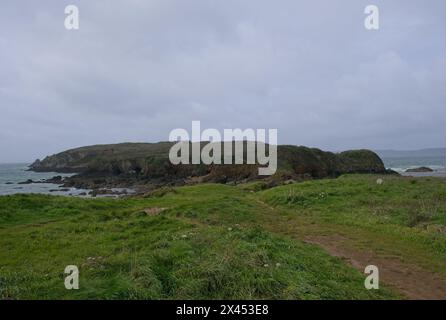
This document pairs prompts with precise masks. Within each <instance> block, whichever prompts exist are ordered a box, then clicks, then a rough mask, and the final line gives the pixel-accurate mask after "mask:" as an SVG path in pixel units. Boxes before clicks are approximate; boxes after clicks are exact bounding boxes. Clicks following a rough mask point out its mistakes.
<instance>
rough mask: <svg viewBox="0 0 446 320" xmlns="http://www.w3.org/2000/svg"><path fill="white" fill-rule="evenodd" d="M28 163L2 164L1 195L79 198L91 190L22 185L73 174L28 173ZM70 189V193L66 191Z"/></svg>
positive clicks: (50, 184)
mask: <svg viewBox="0 0 446 320" xmlns="http://www.w3.org/2000/svg"><path fill="white" fill-rule="evenodd" d="M28 165H29V164H26V163H14V164H0V195H10V194H16V193H44V194H53V195H73V196H79V195H80V194H82V193H87V194H88V191H89V190H83V189H76V188H63V187H62V185H58V184H53V183H31V184H20V182H25V181H27V180H29V179H30V180H33V181H43V180H45V179H50V178H52V177H54V176H62V177H69V176H72V175H73V174H61V173H55V172H33V171H27V170H28ZM64 189H68V191H66V190H64Z"/></svg>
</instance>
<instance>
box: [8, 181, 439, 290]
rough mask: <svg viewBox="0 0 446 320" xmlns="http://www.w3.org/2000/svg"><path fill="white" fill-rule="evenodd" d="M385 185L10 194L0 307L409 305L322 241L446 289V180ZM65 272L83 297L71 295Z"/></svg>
mask: <svg viewBox="0 0 446 320" xmlns="http://www.w3.org/2000/svg"><path fill="white" fill-rule="evenodd" d="M377 178H379V177H378V176H373V175H347V176H342V177H340V178H338V179H333V180H317V181H310V182H305V183H297V184H292V185H285V186H281V187H276V188H273V189H269V190H264V191H261V184H260V183H251V184H247V185H239V186H228V185H216V184H204V185H197V186H192V187H181V188H175V189H161V190H158V191H157V192H154V193H153V194H152V195H150V196H149V197H146V198H130V199H119V200H115V199H78V198H68V197H55V196H44V195H15V196H6V197H0V248H1V250H0V299H95V298H99V299H395V298H404V297H405V295H404V291H401V290H399V289H398V288H397V287H395V286H394V285H392V283H391V282H392V281H389V282H386V281H385V279H384V280H383V283H381V286H380V289H379V290H366V289H365V288H364V279H365V275H364V274H363V273H362V272H361V270H360V269H361V268H359V269H358V268H354V267H353V266H351V263H349V262H348V261H345V259H341V258H339V257H334V256H333V255H331V254H330V250H327V246H324V244H326V245H328V244H330V245H331V247H330V246H328V247H330V248H334V247H333V245H334V244H335V245H339V246H341V247H342V250H343V252H344V253H345V252H351V253H352V254H353V253H354V252H370V257H374V258H376V261H380V262H381V261H393V260H395V259H397V260H398V261H401V263H402V264H404V265H405V266H413V267H414V270H421V272H420V274H432V275H435V277H438V278H439V279H442V280H446V181H445V180H442V179H433V178H420V179H412V178H402V177H387V176H386V177H383V179H384V183H383V184H377V183H376V179H377ZM324 248H325V249H324ZM346 250H347V251H346ZM389 257H390V258H389ZM385 259H390V260H385ZM392 259H393V260H392ZM370 262H371V264H373V262H374V261H373V260H372V261H370ZM67 265H77V266H78V267H79V270H80V289H79V290H66V289H65V287H64V276H65V275H64V269H65V266H67ZM384 267H385V266H384ZM362 270H363V268H362ZM389 279H390V280H392V279H391V278H389ZM421 280H422V279H421Z"/></svg>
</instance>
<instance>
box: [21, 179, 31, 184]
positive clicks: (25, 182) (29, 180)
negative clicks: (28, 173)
mask: <svg viewBox="0 0 446 320" xmlns="http://www.w3.org/2000/svg"><path fill="white" fill-rule="evenodd" d="M31 183H34V181H33V180H31V179H28V180H26V181H22V182H19V183H18V184H31Z"/></svg>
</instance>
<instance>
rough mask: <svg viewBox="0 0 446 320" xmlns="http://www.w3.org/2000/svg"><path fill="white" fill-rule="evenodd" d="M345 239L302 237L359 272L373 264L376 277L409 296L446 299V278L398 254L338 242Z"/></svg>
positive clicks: (337, 237) (411, 297) (336, 236)
mask: <svg viewBox="0 0 446 320" xmlns="http://www.w3.org/2000/svg"><path fill="white" fill-rule="evenodd" d="M341 238H342V239H341ZM345 240H346V239H345V238H343V237H340V236H338V235H332V236H311V237H306V242H307V243H311V244H315V245H318V246H320V247H322V248H323V249H324V250H326V251H327V252H328V253H329V254H330V255H332V256H335V257H339V258H341V259H343V260H345V261H346V262H347V263H349V264H350V265H352V266H353V267H354V268H356V269H358V270H359V271H360V272H361V273H362V272H364V269H365V267H366V266H367V265H375V266H377V267H378V268H379V276H380V280H381V281H382V282H383V283H385V284H386V285H388V286H389V287H392V288H394V289H397V290H398V291H399V292H400V293H402V294H403V295H405V296H406V297H407V298H409V299H446V281H445V280H444V279H442V278H440V277H438V276H437V275H436V274H434V273H431V272H428V271H425V270H422V269H420V268H419V267H417V266H415V265H410V264H407V263H404V262H402V261H401V260H400V259H398V258H394V257H382V256H379V255H377V254H376V253H375V252H373V251H364V250H355V249H352V248H349V247H346V246H344V245H342V243H343V242H344V241H345Z"/></svg>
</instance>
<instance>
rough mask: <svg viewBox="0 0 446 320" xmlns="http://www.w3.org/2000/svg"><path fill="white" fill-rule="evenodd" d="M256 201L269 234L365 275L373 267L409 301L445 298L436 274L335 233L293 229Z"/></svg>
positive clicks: (445, 283) (442, 281)
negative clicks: (298, 242)
mask: <svg viewBox="0 0 446 320" xmlns="http://www.w3.org/2000/svg"><path fill="white" fill-rule="evenodd" d="M256 202H258V203H259V204H261V205H262V206H263V207H264V208H266V209H267V211H269V214H268V215H267V216H266V217H265V218H266V219H268V226H269V228H270V229H271V231H273V232H280V233H282V234H286V235H287V236H291V237H294V238H298V239H299V240H303V241H304V242H306V243H310V244H313V245H317V246H319V247H321V248H323V249H324V250H325V251H327V252H328V253H329V254H330V255H332V256H335V257H339V258H341V259H343V260H344V261H345V262H346V263H348V264H350V265H351V266H353V267H354V268H355V269H357V270H358V271H360V272H361V273H364V269H365V267H366V266H368V265H375V266H377V267H378V268H379V275H380V281H381V283H383V284H385V285H386V286H388V287H390V288H393V289H396V291H397V292H399V293H401V294H402V295H404V296H406V297H407V298H408V299H435V300H437V299H441V300H443V299H446V280H445V279H443V278H441V277H440V276H438V275H437V274H435V273H432V272H430V271H426V270H424V269H422V268H420V267H418V266H417V265H414V264H409V263H406V262H404V261H402V259H401V258H400V257H397V256H394V255H391V254H387V255H386V253H385V252H379V253H377V252H375V251H372V250H364V249H358V248H355V247H354V246H353V245H352V244H354V243H355V241H356V240H355V239H353V238H348V236H346V235H340V234H337V233H336V232H331V233H329V234H327V233H326V230H325V232H324V233H325V234H315V233H314V232H309V233H305V232H302V230H304V229H307V227H309V228H311V226H309V225H307V226H302V225H299V226H293V222H292V221H289V220H288V221H285V220H284V219H281V217H280V215H279V214H278V211H277V210H278V209H277V208H274V207H272V206H270V205H269V204H267V203H265V202H263V201H261V200H256Z"/></svg>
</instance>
